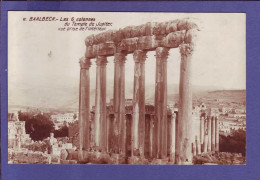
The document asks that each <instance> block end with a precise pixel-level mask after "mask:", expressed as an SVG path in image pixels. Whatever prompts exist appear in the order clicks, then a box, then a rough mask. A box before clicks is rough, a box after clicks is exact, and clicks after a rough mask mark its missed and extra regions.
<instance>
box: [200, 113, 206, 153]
mask: <svg viewBox="0 0 260 180" xmlns="http://www.w3.org/2000/svg"><path fill="white" fill-rule="evenodd" d="M204 124H205V117H204V116H201V117H200V146H201V152H203V151H204V150H203V143H204V135H205V127H204Z"/></svg>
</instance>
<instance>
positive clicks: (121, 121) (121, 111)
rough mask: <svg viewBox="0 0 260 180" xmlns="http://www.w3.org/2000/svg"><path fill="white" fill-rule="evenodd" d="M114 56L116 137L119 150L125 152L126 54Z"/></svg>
mask: <svg viewBox="0 0 260 180" xmlns="http://www.w3.org/2000/svg"><path fill="white" fill-rule="evenodd" d="M115 58H116V59H117V60H118V61H119V72H118V75H119V83H118V86H119V90H118V96H119V100H118V111H117V112H118V130H119V134H118V138H119V152H120V153H122V154H124V155H125V154H126V118H125V60H126V54H124V53H117V54H115Z"/></svg>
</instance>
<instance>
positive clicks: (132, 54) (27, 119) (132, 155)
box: [7, 11, 246, 165]
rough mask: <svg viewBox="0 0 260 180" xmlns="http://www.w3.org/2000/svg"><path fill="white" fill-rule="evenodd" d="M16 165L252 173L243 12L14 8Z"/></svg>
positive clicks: (12, 155)
mask: <svg viewBox="0 0 260 180" xmlns="http://www.w3.org/2000/svg"><path fill="white" fill-rule="evenodd" d="M7 32H8V46H7V47H8V60H7V63H8V68H7V72H8V164H77V165H84V164H128V165H137V164H139V165H246V14H245V13H172V12H171V13H169V12H160V13H158V12H145V13H140V12H61V11H8V31H7Z"/></svg>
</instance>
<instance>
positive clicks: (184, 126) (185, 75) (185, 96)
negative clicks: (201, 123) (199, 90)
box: [176, 44, 193, 164]
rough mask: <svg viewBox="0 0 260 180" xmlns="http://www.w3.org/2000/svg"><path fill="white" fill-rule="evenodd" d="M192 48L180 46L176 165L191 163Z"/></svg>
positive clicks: (184, 45)
mask: <svg viewBox="0 0 260 180" xmlns="http://www.w3.org/2000/svg"><path fill="white" fill-rule="evenodd" d="M192 51H193V49H192V46H190V45H189V44H182V45H180V53H181V67H180V86H179V112H178V116H179V117H178V136H177V138H178V140H177V147H176V150H177V152H176V158H177V159H176V162H177V164H191V163H192V147H191V143H192V139H191V132H192V131H191V129H192V83H191V71H192V59H191V57H192Z"/></svg>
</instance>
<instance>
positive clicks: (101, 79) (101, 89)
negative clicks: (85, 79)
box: [95, 56, 108, 152]
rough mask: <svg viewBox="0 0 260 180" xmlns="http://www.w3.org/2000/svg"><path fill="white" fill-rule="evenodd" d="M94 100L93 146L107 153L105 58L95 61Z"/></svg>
mask: <svg viewBox="0 0 260 180" xmlns="http://www.w3.org/2000/svg"><path fill="white" fill-rule="evenodd" d="M96 64H97V70H96V99H95V145H96V146H97V148H99V149H100V150H102V151H103V152H106V151H107V141H108V138H107V118H106V64H107V58H106V57H105V56H97V60H96Z"/></svg>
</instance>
